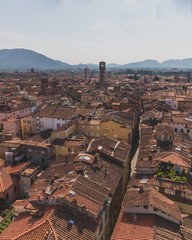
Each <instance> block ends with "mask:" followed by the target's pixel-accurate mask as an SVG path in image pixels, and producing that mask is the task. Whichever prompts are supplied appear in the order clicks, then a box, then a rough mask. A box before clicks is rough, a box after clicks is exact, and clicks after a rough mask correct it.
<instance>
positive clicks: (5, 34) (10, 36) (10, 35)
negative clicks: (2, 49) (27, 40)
mask: <svg viewBox="0 0 192 240" xmlns="http://www.w3.org/2000/svg"><path fill="white" fill-rule="evenodd" d="M0 38H4V39H12V40H22V39H24V37H23V36H22V35H20V34H18V33H15V32H8V31H0Z"/></svg>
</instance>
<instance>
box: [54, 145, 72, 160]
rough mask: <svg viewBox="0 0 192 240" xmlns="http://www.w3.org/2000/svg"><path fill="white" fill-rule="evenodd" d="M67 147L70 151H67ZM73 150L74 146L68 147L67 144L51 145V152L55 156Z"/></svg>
mask: <svg viewBox="0 0 192 240" xmlns="http://www.w3.org/2000/svg"><path fill="white" fill-rule="evenodd" d="M69 148H70V151H68V149H69ZM74 150H75V147H74V146H71V147H69V146H58V145H53V154H54V156H55V157H56V158H58V157H60V156H64V155H67V154H69V153H70V152H73V151H74Z"/></svg>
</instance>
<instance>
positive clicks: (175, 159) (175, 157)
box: [157, 153, 190, 168]
mask: <svg viewBox="0 0 192 240" xmlns="http://www.w3.org/2000/svg"><path fill="white" fill-rule="evenodd" d="M157 160H158V161H159V162H166V163H172V164H174V165H178V166H182V167H187V168H189V167H190V165H189V164H188V163H187V162H186V161H185V160H187V159H186V158H185V157H183V156H181V155H179V154H177V153H169V154H168V155H167V156H165V157H161V158H158V159H157Z"/></svg>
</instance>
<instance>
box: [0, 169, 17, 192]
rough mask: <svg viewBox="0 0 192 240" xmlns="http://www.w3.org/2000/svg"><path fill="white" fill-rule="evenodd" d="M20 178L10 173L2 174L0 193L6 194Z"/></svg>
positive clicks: (0, 173)
mask: <svg viewBox="0 0 192 240" xmlns="http://www.w3.org/2000/svg"><path fill="white" fill-rule="evenodd" d="M17 180H18V178H17V177H16V176H13V175H11V174H9V173H5V172H0V192H5V191H6V190H7V189H9V188H10V187H11V186H12V185H13V184H14V183H15V182H16V181H17Z"/></svg>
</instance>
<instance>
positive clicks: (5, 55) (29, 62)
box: [0, 49, 192, 71]
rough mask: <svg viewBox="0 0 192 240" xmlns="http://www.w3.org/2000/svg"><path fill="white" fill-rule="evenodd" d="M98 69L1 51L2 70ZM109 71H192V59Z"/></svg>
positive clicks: (110, 66)
mask: <svg viewBox="0 0 192 240" xmlns="http://www.w3.org/2000/svg"><path fill="white" fill-rule="evenodd" d="M85 67H88V68H90V69H98V64H78V65H70V64H68V63H65V62H61V61H57V60H53V59H51V58H48V57H46V56H44V55H43V54H40V53H37V52H35V51H32V50H28V49H2V50H0V70H1V71H3V70H7V71H13V70H27V69H30V68H35V69H38V70H62V69H63V70H67V69H78V68H80V69H83V68H85ZM107 68H108V69H173V68H177V69H192V58H184V59H182V60H180V59H169V60H166V61H164V62H161V63H160V62H158V61H156V60H151V59H147V60H144V61H141V62H133V63H128V64H124V65H119V64H116V63H110V64H107Z"/></svg>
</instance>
